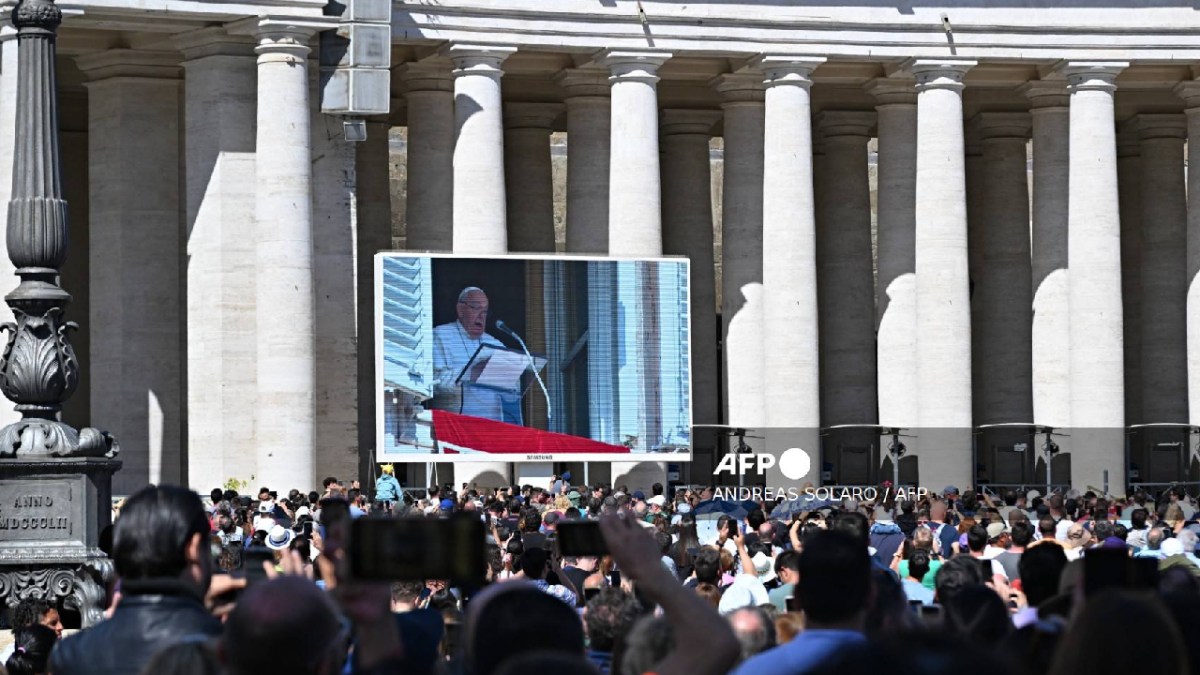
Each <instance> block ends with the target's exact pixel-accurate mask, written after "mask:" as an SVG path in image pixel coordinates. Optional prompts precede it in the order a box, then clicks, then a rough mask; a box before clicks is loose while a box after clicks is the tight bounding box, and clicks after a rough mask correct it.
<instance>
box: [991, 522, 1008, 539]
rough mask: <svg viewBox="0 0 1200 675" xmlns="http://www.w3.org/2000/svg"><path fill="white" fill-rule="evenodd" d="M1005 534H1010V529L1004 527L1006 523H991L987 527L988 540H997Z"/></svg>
mask: <svg viewBox="0 0 1200 675" xmlns="http://www.w3.org/2000/svg"><path fill="white" fill-rule="evenodd" d="M1005 532H1008V528H1007V527H1005V526H1004V523H990V524H988V526H987V535H988V539H995V538H996V537H999V536H1000V535H1002V534H1004V533H1005Z"/></svg>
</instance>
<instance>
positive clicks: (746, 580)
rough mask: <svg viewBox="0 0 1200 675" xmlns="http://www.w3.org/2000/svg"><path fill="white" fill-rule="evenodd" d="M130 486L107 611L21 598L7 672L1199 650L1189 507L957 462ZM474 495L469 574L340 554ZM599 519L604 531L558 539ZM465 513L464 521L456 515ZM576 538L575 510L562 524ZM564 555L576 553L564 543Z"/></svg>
mask: <svg viewBox="0 0 1200 675" xmlns="http://www.w3.org/2000/svg"><path fill="white" fill-rule="evenodd" d="M390 469H391V467H385V470H384V473H383V475H382V476H381V477H380V479H379V480H378V481H377V483H376V485H374V486H372V487H373V488H374V489H372V490H364V489H363V488H362V486H360V485H359V484H357V483H356V482H355V483H350V484H348V485H343V484H342V483H341V482H340V481H338V480H336V479H334V478H327V479H326V480H325V481H323V486H322V490H321V491H319V492H317V491H313V492H308V493H305V492H301V491H299V490H291V491H290V492H288V493H287V494H285V495H281V494H279V493H276V492H274V491H272V490H271V489H269V488H267V487H264V488H262V489H261V490H259V491H258V492H257V493H256V494H254V495H239V494H237V493H235V492H233V491H226V490H220V489H215V490H213V491H212V494H211V495H210V496H209V499H208V500H207V502H205V501H203V500H202V499H201V498H200V497H199V496H197V495H196V494H195V493H193V492H191V491H189V490H187V489H185V488H181V487H175V486H148V487H146V488H145V489H143V490H141V491H139V492H137V493H136V494H134V495H132V496H130V497H129V498H128V499H126V500H125V501H124V502H123V504H122V505H121V507H120V511H119V514H118V517H117V518H116V521H115V526H114V531H113V540H112V547H111V552H110V554H111V556H112V558H113V560H114V563H115V567H116V570H117V573H118V579H117V581H116V583H115V585H114V587H113V588H112V589H111V592H110V598H111V607H110V609H109V611H108V612H107V614H106V617H107V618H106V619H105V620H104V621H102V622H100V623H99V624H97V625H95V626H92V627H90V628H87V629H85V630H82V631H81V632H79V633H77V634H74V635H71V636H69V637H67V638H65V639H63V638H62V637H61V633H62V622H61V619H60V616H59V614H58V608H56V607H54V606H52V605H49V604H47V603H46V602H45V601H41V600H36V599H31V600H27V601H25V602H23V603H21V604H20V605H19V606H18V607H17V608H16V611H15V612H14V613H13V616H12V619H11V623H12V625H13V626H14V639H15V641H14V646H13V648H12V651H11V653H10V654H6V655H0V658H3V660H2V661H0V663H4V664H5V665H6V667H7V669H8V672H9V673H10V675H23V674H25V673H54V674H55V675H73V674H75V673H104V674H108V673H112V674H118V673H119V674H129V675H136V674H138V673H155V674H167V675H174V674H177V675H191V674H196V675H200V674H205V675H207V674H216V673H224V674H228V675H242V674H243V673H244V674H247V675H249V674H251V673H253V674H254V675H263V674H264V673H276V672H278V673H285V672H286V673H289V674H290V675H301V674H305V673H314V674H316V673H328V674H333V673H364V674H375V673H380V674H383V673H397V674H415V675H436V674H443V673H444V674H446V675H459V674H461V675H493V674H496V675H499V674H516V673H518V672H522V671H527V670H529V669H539V670H544V669H548V668H549V669H555V671H556V672H562V673H580V674H588V673H590V674H593V675H595V674H604V675H610V674H611V675H648V674H655V675H705V674H711V675H724V674H727V673H733V674H734V675H767V674H768V673H769V674H771V675H779V674H784V673H786V674H799V673H835V672H836V673H860V672H861V673H867V672H884V671H888V672H892V671H895V670H896V669H900V671H901V672H920V673H951V672H955V673H958V672H966V671H971V672H983V673H997V674H1000V673H1009V674H1012V675H1025V674H1037V675H1041V674H1043V673H1045V674H1050V673H1052V674H1054V675H1059V674H1063V675H1073V674H1076V673H1078V674H1080V675H1082V674H1083V673H1088V674H1096V673H1110V672H1111V673H1117V672H1132V671H1135V670H1136V671H1148V672H1156V673H1200V559H1198V558H1197V556H1196V549H1197V534H1200V522H1197V515H1198V514H1197V508H1196V506H1195V504H1194V503H1193V501H1192V499H1191V498H1190V497H1189V496H1188V495H1187V494H1186V493H1185V492H1184V491H1183V490H1180V489H1171V490H1167V491H1165V492H1163V493H1162V494H1146V493H1143V492H1140V491H1139V492H1134V493H1133V494H1131V495H1130V496H1129V497H1128V498H1112V497H1110V496H1108V495H1097V494H1094V493H1092V492H1086V493H1082V494H1081V493H1079V492H1078V491H1069V492H1066V493H1058V492H1055V493H1053V494H1049V495H1042V494H1040V493H1039V492H1038V491H1036V490H1035V491H1030V492H1027V493H1025V492H1023V493H1017V492H1008V493H1006V494H1003V495H995V494H992V493H989V492H987V491H986V490H982V491H980V492H971V491H968V492H964V493H962V494H960V493H959V491H958V490H957V489H956V488H954V487H952V486H949V487H947V488H945V489H944V490H942V491H941V493H940V494H937V495H932V496H930V497H928V498H926V499H923V500H921V501H919V502H914V501H897V502H889V503H878V504H871V503H857V502H855V501H853V500H845V501H843V502H841V503H838V504H829V503H813V504H805V503H799V504H797V503H778V502H776V503H761V502H760V503H743V504H738V505H736V508H735V509H727V511H729V512H728V513H723V514H722V513H717V512H714V509H713V508H711V507H712V505H713V502H711V501H710V500H711V498H712V489H711V488H692V489H689V488H680V489H676V490H672V491H671V492H670V493H668V492H667V491H666V490H664V488H663V486H661V485H657V484H656V485H654V486H652V487H651V489H650V490H649V491H648V492H644V491H642V490H636V489H635V490H629V489H628V488H627V487H625V486H621V485H617V486H583V485H577V484H574V483H572V481H571V476H570V474H563V475H561V476H555V477H554V480H553V481H552V482H551V483H549V484H547V485H544V486H514V487H509V488H502V489H478V488H475V487H472V486H468V485H464V486H461V487H460V489H459V490H453V489H451V486H448V485H444V486H435V487H430V488H428V489H422V490H420V491H416V492H414V491H411V490H403V489H401V487H400V485H399V483H398V482H397V481H396V479H395V478H394V476H393V475H392V472H391V470H390ZM451 516H453V517H455V518H460V519H462V518H466V517H468V516H469V517H472V518H478V519H479V521H480V522H482V523H483V525H484V527H483V528H482V530H483V532H485V533H486V534H484V535H483V536H484V537H486V544H485V546H484V547H483V551H484V556H485V557H486V561H485V565H484V566H483V567H484V569H485V573H484V579H483V580H482V581H481V582H475V581H470V582H468V581H465V580H458V579H453V578H420V579H413V578H403V579H395V580H392V581H388V582H384V581H382V580H366V579H360V578H355V576H354V574H352V572H351V570H352V569H354V568H355V566H354V565H353V564H352V563H353V561H352V560H351V557H352V554H353V550H354V549H353V547H351V546H350V545H349V537H350V533H351V530H352V529H353V528H352V527H351V523H352V521H354V520H355V519H359V518H371V519H375V518H381V519H382V518H446V517H451ZM576 521H585V522H586V521H596V522H598V523H599V531H600V533H601V534H602V536H603V541H604V544H605V548H606V549H607V553H606V554H603V555H599V554H598V555H563V554H562V552H561V551H560V546H559V541H558V537H557V533H558V530H559V528H560V527H564V528H565V527H566V525H564V524H565V523H573V522H576ZM472 522H473V521H472ZM563 532H564V537H566V530H565V529H564V530H563ZM568 553H570V552H568Z"/></svg>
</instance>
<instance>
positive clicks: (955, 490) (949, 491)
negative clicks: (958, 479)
mask: <svg viewBox="0 0 1200 675" xmlns="http://www.w3.org/2000/svg"><path fill="white" fill-rule="evenodd" d="M956 494H958V488H956V487H954V486H953V485H947V486H946V487H945V489H943V490H942V495H943V496H945V495H956Z"/></svg>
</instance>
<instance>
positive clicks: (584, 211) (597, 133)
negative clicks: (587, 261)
mask: <svg viewBox="0 0 1200 675" xmlns="http://www.w3.org/2000/svg"><path fill="white" fill-rule="evenodd" d="M555 81H557V82H558V85H559V86H560V87H562V89H563V91H564V92H565V98H564V101H565V102H566V106H567V251H568V252H569V253H608V170H609V169H608V154H609V147H608V144H609V136H610V134H611V127H610V113H611V110H610V108H611V102H612V99H611V93H612V92H611V86H610V85H609V83H608V70H607V69H601V68H574V69H568V70H564V71H562V72H561V73H559V74H558V76H557V77H555Z"/></svg>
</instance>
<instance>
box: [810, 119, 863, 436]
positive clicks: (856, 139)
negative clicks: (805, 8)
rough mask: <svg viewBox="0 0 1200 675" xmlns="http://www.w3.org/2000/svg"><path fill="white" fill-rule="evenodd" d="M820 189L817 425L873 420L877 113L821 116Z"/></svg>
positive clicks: (818, 225) (861, 422)
mask: <svg viewBox="0 0 1200 675" xmlns="http://www.w3.org/2000/svg"><path fill="white" fill-rule="evenodd" d="M819 126H820V130H821V134H822V136H823V137H824V143H823V145H824V150H825V160H824V165H823V169H824V174H825V177H824V179H823V181H822V183H823V187H824V188H825V189H826V190H827V191H828V192H826V194H825V196H824V198H823V199H821V200H820V202H821V205H822V206H821V218H819V219H818V222H817V250H818V255H817V275H818V276H817V290H818V296H819V302H818V309H819V315H820V318H819V320H818V322H817V323H818V325H819V327H820V344H821V345H822V347H821V353H822V356H823V359H822V361H821V363H822V364H823V365H822V369H821V382H822V386H821V390H822V393H823V394H824V396H823V398H822V404H821V423H822V425H823V426H832V425H837V424H874V423H875V422H876V420H877V417H876V406H877V402H878V398H877V397H878V393H877V391H876V387H875V356H876V354H875V279H874V275H873V271H872V266H873V261H872V259H871V258H872V256H871V188H870V184H869V180H868V175H867V172H868V168H867V142H868V141H870V140H871V136H872V133H873V130H874V128H875V113H873V112H866V111H863V112H857V111H855V112H850V111H830V112H824V113H821V115H820V118H819Z"/></svg>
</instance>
